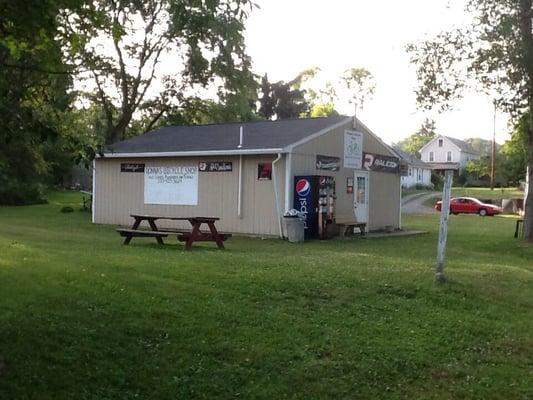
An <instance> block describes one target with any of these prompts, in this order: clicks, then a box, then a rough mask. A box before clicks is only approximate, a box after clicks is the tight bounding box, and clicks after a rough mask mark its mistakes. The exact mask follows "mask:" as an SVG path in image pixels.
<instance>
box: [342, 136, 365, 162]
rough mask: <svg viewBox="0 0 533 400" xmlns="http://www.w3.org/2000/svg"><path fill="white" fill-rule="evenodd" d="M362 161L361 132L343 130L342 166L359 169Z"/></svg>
mask: <svg viewBox="0 0 533 400" xmlns="http://www.w3.org/2000/svg"><path fill="white" fill-rule="evenodd" d="M362 162H363V134H362V133H361V132H356V131H344V168H353V169H361V165H362Z"/></svg>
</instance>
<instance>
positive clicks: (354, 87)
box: [341, 68, 376, 110]
mask: <svg viewBox="0 0 533 400" xmlns="http://www.w3.org/2000/svg"><path fill="white" fill-rule="evenodd" d="M341 81H342V82H343V83H344V85H345V87H346V89H347V90H348V91H349V92H350V103H351V104H354V106H355V109H356V110H357V109H358V108H361V109H362V108H363V107H364V105H365V101H366V100H367V99H368V98H370V97H372V95H373V94H374V92H375V90H376V85H375V83H374V77H373V76H372V74H371V73H370V71H368V70H366V69H365V68H350V69H348V70H346V71H344V74H343V75H342V76H341Z"/></svg>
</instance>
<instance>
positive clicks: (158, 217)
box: [130, 214, 220, 222]
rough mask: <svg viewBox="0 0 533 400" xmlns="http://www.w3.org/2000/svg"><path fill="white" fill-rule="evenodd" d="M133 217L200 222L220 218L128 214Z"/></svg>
mask: <svg viewBox="0 0 533 400" xmlns="http://www.w3.org/2000/svg"><path fill="white" fill-rule="evenodd" d="M130 216H131V217H133V218H139V219H154V220H155V219H168V220H172V221H191V220H196V221H200V222H212V221H218V220H220V218H219V217H169V216H163V215H147V214H130Z"/></svg>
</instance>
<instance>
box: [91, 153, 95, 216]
mask: <svg viewBox="0 0 533 400" xmlns="http://www.w3.org/2000/svg"><path fill="white" fill-rule="evenodd" d="M95 204H96V160H93V198H92V201H91V222H92V223H93V224H94V223H95V222H94V221H95V218H96V217H95V213H94V211H95Z"/></svg>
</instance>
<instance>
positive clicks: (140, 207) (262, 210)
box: [94, 154, 285, 235]
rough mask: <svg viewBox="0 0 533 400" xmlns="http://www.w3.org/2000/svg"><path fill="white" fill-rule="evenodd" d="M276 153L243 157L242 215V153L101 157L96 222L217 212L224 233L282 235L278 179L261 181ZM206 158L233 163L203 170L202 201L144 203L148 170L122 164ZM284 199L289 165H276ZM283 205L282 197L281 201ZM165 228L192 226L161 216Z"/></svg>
mask: <svg viewBox="0 0 533 400" xmlns="http://www.w3.org/2000/svg"><path fill="white" fill-rule="evenodd" d="M275 158H276V155H274V154H273V155H266V156H243V185H242V187H243V197H242V218H239V217H238V215H237V208H238V184H239V178H238V173H239V157H238V156H228V157H216V158H214V157H190V158H187V157H180V158H128V159H109V158H108V159H106V158H100V159H97V160H96V162H95V178H96V184H95V196H94V201H95V216H94V221H95V223H101V224H115V225H126V226H127V225H130V224H131V223H132V218H131V217H130V214H132V213H137V214H151V215H165V216H185V217H186V216H215V217H219V218H220V221H219V222H218V223H217V227H218V229H219V230H221V231H226V232H235V233H243V234H257V235H278V234H279V228H278V218H277V213H276V207H275V197H274V190H273V180H269V181H259V180H258V179H257V166H258V164H259V163H263V162H272V161H273V160H274V159H275ZM200 161H231V162H232V163H233V168H232V171H231V172H199V176H198V205H197V206H178V205H154V204H144V174H142V173H125V172H120V164H121V163H144V164H145V165H146V166H147V167H148V166H197V165H198V163H199V162H200ZM276 170H277V178H278V189H279V191H280V192H279V198H280V199H283V194H284V191H283V188H284V183H285V166H284V159H283V158H282V159H281V160H280V161H279V162H278V163H277V164H276ZM280 203H281V200H280ZM159 224H160V225H161V227H170V226H172V227H187V225H188V223H187V222H181V223H176V222H175V221H164V220H161V221H160V223H159Z"/></svg>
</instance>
